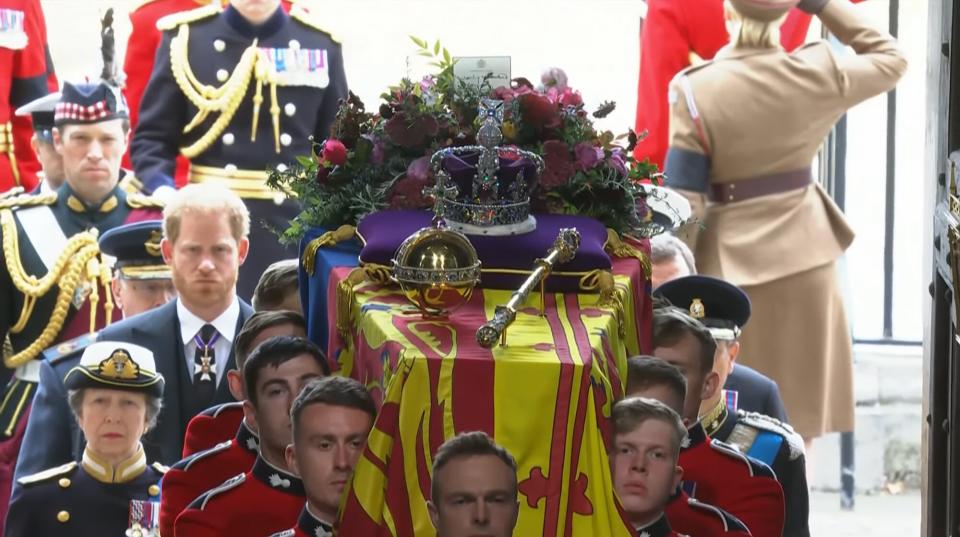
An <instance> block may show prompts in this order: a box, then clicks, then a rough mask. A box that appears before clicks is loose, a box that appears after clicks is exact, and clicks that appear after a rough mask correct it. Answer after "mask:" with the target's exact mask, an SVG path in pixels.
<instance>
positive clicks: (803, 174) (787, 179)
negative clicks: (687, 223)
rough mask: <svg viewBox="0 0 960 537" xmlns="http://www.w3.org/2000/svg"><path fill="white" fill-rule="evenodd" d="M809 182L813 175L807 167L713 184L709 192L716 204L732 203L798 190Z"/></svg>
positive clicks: (811, 180)
mask: <svg viewBox="0 0 960 537" xmlns="http://www.w3.org/2000/svg"><path fill="white" fill-rule="evenodd" d="M811 182H813V174H812V172H811V169H810V167H809V166H808V167H806V168H801V169H799V170H793V171H789V172H781V173H774V174H770V175H762V176H758V177H751V178H748V179H738V180H736V181H731V182H729V183H714V184H712V185H710V192H711V194H713V201H715V202H716V203H733V202H736V201H744V200H748V199H753V198H759V197H760V196H769V195H771V194H779V193H781V192H789V191H791V190H799V189H801V188H804V187H806V186H807V185H809V184H810V183H811Z"/></svg>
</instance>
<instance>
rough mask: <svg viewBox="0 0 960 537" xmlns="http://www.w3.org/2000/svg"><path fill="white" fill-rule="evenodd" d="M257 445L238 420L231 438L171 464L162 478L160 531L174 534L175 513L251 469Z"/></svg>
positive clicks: (255, 458)
mask: <svg viewBox="0 0 960 537" xmlns="http://www.w3.org/2000/svg"><path fill="white" fill-rule="evenodd" d="M194 419H196V418H194ZM191 423H193V422H192V421H191ZM258 449H259V443H258V440H257V437H256V435H254V434H253V432H252V431H251V430H250V429H249V428H248V427H247V426H246V424H241V425H239V426H238V428H236V429H234V438H232V439H230V440H227V441H226V442H222V443H220V444H217V445H215V446H213V447H211V448H210V449H207V450H205V451H201V452H199V453H194V454H193V455H190V456H189V457H185V458H184V459H183V460H182V461H180V462H178V463H176V464H174V465H173V466H171V467H170V471H169V472H167V475H166V477H164V478H163V498H162V501H161V502H160V534H161V535H173V529H174V524H175V523H176V521H177V516H179V515H180V513H181V512H183V510H184V509H186V508H187V506H189V505H190V503H191V502H193V501H194V500H195V499H197V498H198V497H199V496H200V495H201V494H203V493H204V492H206V491H208V490H210V489H212V488H214V487H216V486H217V485H219V484H221V483H223V482H224V481H226V480H227V479H229V478H230V477H232V476H235V475H238V474H242V473H244V472H247V471H248V470H250V469H251V468H252V467H253V464H254V462H255V461H256V460H257V450H258Z"/></svg>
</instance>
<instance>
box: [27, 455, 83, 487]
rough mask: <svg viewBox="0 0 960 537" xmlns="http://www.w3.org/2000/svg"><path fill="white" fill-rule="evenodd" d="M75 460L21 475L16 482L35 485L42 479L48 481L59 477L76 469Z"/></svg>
mask: <svg viewBox="0 0 960 537" xmlns="http://www.w3.org/2000/svg"><path fill="white" fill-rule="evenodd" d="M77 466H78V465H77V461H73V462H68V463H67V464H64V465H63V466H57V467H56V468H48V469H46V470H44V471H42V472H37V473H35V474H32V475H28V476H24V477H21V478H20V479H18V480H17V483H19V484H20V485H35V484H37V483H41V482H43V481H49V480H50V479H53V478H55V477H60V476H62V475H66V474H68V473H70V472H72V471H74V470H76V469H77Z"/></svg>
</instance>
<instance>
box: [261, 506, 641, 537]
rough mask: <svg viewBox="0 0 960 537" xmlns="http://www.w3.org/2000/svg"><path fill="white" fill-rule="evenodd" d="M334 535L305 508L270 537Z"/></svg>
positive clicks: (327, 536)
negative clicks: (292, 524) (289, 525)
mask: <svg viewBox="0 0 960 537" xmlns="http://www.w3.org/2000/svg"><path fill="white" fill-rule="evenodd" d="M333 535H334V530H333V526H332V525H331V524H330V523H329V522H326V521H323V520H320V519H319V518H317V517H315V516H313V514H312V513H311V512H310V510H309V509H308V508H307V507H304V508H303V509H302V510H301V511H300V518H299V519H298V520H297V525H296V526H295V527H293V528H290V529H288V530H284V531H280V532H277V533H274V534H272V535H270V537H333ZM651 537H652V536H651Z"/></svg>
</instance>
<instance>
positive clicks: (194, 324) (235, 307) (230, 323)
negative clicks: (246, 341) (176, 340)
mask: <svg viewBox="0 0 960 537" xmlns="http://www.w3.org/2000/svg"><path fill="white" fill-rule="evenodd" d="M177 318H179V319H180V337H182V338H183V344H184V345H186V344H187V343H189V342H190V341H191V340H192V339H193V336H195V335H197V332H199V331H200V329H201V328H203V325H205V324H207V322H206V321H204V320H203V319H201V318H200V317H197V316H196V315H194V314H193V312H191V311H190V310H188V309H187V307H186V306H184V305H183V302H182V301H180V300H177ZM238 319H240V300H239V299H237V295H233V301H232V302H230V305H229V306H227V309H226V310H224V312H223V313H221V314H220V316H219V317H217V318H216V319H214V320H213V321H212V322H211V323H210V324H212V325H213V327H214V328H216V329H217V332H219V333H220V337H222V338H224V339H225V340H226V341H229V342H230V343H233V337H234V335H236V331H237V320H238Z"/></svg>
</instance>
